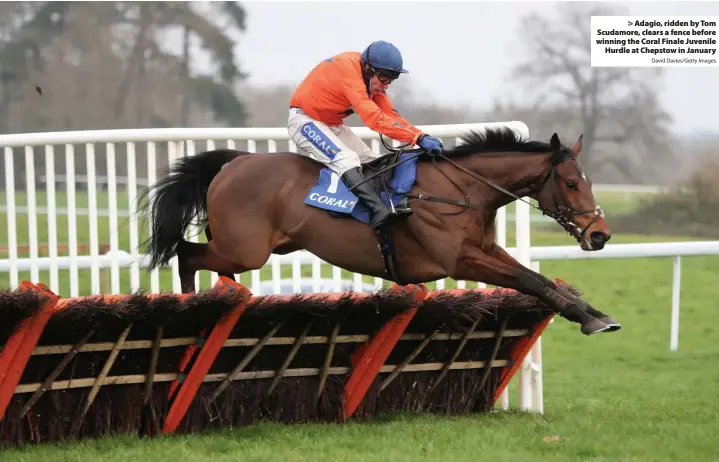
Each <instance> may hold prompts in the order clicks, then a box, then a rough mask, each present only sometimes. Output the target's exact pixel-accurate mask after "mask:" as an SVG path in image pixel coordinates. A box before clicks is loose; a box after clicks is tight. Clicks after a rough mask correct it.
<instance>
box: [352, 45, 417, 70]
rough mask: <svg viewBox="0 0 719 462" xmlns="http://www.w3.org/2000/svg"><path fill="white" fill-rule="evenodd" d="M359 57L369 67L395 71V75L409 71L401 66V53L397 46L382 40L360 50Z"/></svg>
mask: <svg viewBox="0 0 719 462" xmlns="http://www.w3.org/2000/svg"><path fill="white" fill-rule="evenodd" d="M361 58H362V60H363V61H364V62H366V63H367V64H369V65H370V67H372V68H374V69H378V70H379V69H381V70H385V71H390V72H391V73H393V74H394V73H396V74H397V77H399V74H406V73H408V72H409V71H408V70H407V69H404V68H403V67H402V54H401V53H400V52H399V50H398V49H397V47H396V46H394V45H392V44H391V43H389V42H385V41H384V40H378V41H376V42H372V43H370V45H369V46H368V47H367V48H365V50H364V51H363V52H362V56H361Z"/></svg>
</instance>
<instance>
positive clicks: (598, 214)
mask: <svg viewBox="0 0 719 462" xmlns="http://www.w3.org/2000/svg"><path fill="white" fill-rule="evenodd" d="M380 141H381V142H382V145H384V147H385V149H387V150H388V151H389V152H390V153H391V155H394V156H396V157H395V159H399V157H400V155H401V154H402V153H403V152H404V153H415V154H416V155H414V156H409V157H407V158H406V159H404V160H402V161H399V162H394V163H392V164H391V165H389V166H387V167H384V168H382V169H380V170H379V171H377V172H376V173H374V174H372V175H371V176H368V177H366V178H365V180H364V181H369V180H371V179H372V178H374V177H376V176H378V175H381V174H382V173H384V172H386V171H387V170H390V169H392V168H395V167H396V166H398V165H400V164H403V163H404V162H407V161H409V160H412V159H414V158H417V157H419V156H421V155H422V154H425V153H426V154H429V155H430V156H431V157H432V162H433V164H434V166H435V168H436V169H437V170H438V171H439V172H440V173H441V174H442V175H444V177H445V178H447V180H449V181H450V182H451V183H452V184H453V185H454V186H455V187H456V188H457V189H459V190H460V191H461V192H462V194H463V195H464V201H459V200H454V199H445V198H442V197H436V196H428V195H424V194H407V196H408V197H411V198H414V199H418V200H426V201H432V202H441V203H444V204H450V205H456V206H459V207H462V210H460V211H458V212H441V213H440V214H441V215H459V214H461V213H463V212H465V211H466V210H467V209H468V208H474V209H484V207H483V206H481V205H479V204H473V203H472V202H471V200H470V197H469V195H468V194H467V193H466V192H465V191H464V190H463V189H462V187H461V186H460V185H459V184H457V182H456V181H454V180H453V179H452V178H450V177H449V175H447V174H446V173H445V172H444V171H443V170H442V169H441V168H440V167H439V165H438V164H437V157H440V158H441V159H444V160H446V161H447V162H449V163H450V164H452V165H453V166H454V167H456V168H457V169H458V170H460V171H462V172H464V173H466V174H467V175H469V176H470V177H472V178H474V179H475V180H479V181H481V182H483V183H485V184H486V185H488V186H491V187H492V188H494V189H496V190H497V191H500V192H501V193H503V194H506V195H508V196H510V197H512V198H514V199H516V200H518V201H522V202H524V203H526V204H529V206H530V207H532V208H534V209H537V210H539V211H541V212H542V215H546V216H549V217H551V218H553V219H554V220H555V221H556V222H557V223H558V224H559V225H560V226H561V227H562V228H564V230H565V231H566V232H567V233H568V234H570V235H572V236H574V238H575V239H576V240H577V242H581V241H582V240H583V239H584V238H585V235H586V233H587V230H588V229H589V228H590V227H591V226H592V225H593V224H594V223H595V222H596V221H597V220H599V219H600V218H604V211H603V210H602V208H601V207H600V206H599V205H597V207H595V208H594V209H593V210H580V211H576V210H574V209H573V208H572V207H571V206H569V205H568V204H567V202H566V200H565V199H564V198H563V197H562V200H561V201H558V200H557V192H558V189H559V186H558V185H559V181H561V179H562V178H561V175H559V174H558V173H557V172H556V167H557V165H558V164H552V167H551V168H550V170H549V173H548V174H547V175H546V176H545V177H544V178H543V179H542V181H541V182H540V183H539V185H538V186H539V187H537V188H536V189H535V188H533V189H535V190H536V191H537V192H536V194H537V196H539V191H542V190H543V189H544V188H545V187H546V183H547V182H548V181H549V180H550V179H551V180H552V183H553V185H554V186H553V187H552V190H551V200H552V202H553V205H554V208H555V210H554V211H550V210H547V209H546V208H544V207H541V206H539V205H534V204H532V203H531V202H528V201H526V200H524V199H523V198H521V197H519V196H518V195H516V194H515V193H513V192H512V191H509V190H507V189H505V188H503V187H501V186H499V185H498V184H496V183H494V182H492V181H490V180H488V179H487V178H484V177H483V176H481V175H478V174H476V173H474V172H472V171H471V170H468V169H466V168H464V167H462V166H461V165H458V164H457V163H456V162H454V161H453V160H452V159H450V158H448V157H447V156H445V155H444V154H441V153H437V154H430V153H428V152H427V151H425V150H424V149H422V148H419V149H416V150H407V151H405V149H404V148H406V147H407V146H409V143H407V144H404V145H401V146H399V147H396V148H395V147H391V146H389V145H388V144H387V143H386V142H385V140H384V137H383V135H382V134H380ZM364 181H362V182H364ZM538 202H539V200H538ZM560 202H561V203H560ZM588 214H593V218H592V220H591V221H590V222H589V223H588V224H587V226H585V227H584V228H581V227H580V226H579V225H577V224H576V223H574V221H573V220H574V218H575V217H579V216H584V215H588Z"/></svg>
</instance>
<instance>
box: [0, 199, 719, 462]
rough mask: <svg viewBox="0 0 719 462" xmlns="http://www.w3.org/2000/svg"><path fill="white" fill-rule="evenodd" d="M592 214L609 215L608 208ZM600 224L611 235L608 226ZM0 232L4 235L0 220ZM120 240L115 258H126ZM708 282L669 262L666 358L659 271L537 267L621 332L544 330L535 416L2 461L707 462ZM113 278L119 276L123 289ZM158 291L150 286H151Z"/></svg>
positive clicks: (557, 236) (713, 443) (717, 339)
mask: <svg viewBox="0 0 719 462" xmlns="http://www.w3.org/2000/svg"><path fill="white" fill-rule="evenodd" d="M602 205H603V206H604V207H605V210H607V213H608V214H609V210H611V209H610V206H607V204H606V203H603V204H602ZM608 219H609V220H610V225H611V215H610V216H608ZM105 220H106V219H105ZM85 223H86V222H85ZM510 226H511V225H510ZM45 229H46V228H45ZM64 229H66V228H64ZM510 229H511V228H510ZM0 230H2V231H4V230H5V223H4V222H3V221H2V218H0ZM508 234H509V235H510V236H511V235H512V234H513V233H508ZM122 236H123V235H122V234H121V239H120V242H121V248H128V247H127V246H126V245H124V244H123V242H124V239H125V238H124V237H122ZM78 239H79V240H80V237H78ZM669 240H672V241H676V240H687V239H686V238H677V237H674V238H663V237H661V236H654V237H647V236H631V235H615V236H614V237H613V239H612V243H626V242H650V241H654V242H662V241H669ZM20 241H22V239H20ZM512 241H513V240H512V239H511V238H510V239H509V243H508V244H509V245H513V242H512ZM61 242H62V241H61ZM532 244H533V245H576V244H575V243H573V242H572V240H571V238H569V237H567V236H566V235H563V234H561V233H550V232H536V231H535V232H533V234H532ZM0 258H1V257H0ZM718 270H719V257H691V258H684V259H683V260H682V291H681V310H682V313H681V316H682V317H681V330H680V342H679V351H677V352H670V351H669V326H670V317H669V314H670V307H671V282H672V259H671V258H637V259H617V260H585V261H581V260H580V261H556V262H555V261H547V262H542V263H541V271H542V273H544V274H545V275H547V276H549V277H560V278H562V279H564V280H566V281H567V282H569V283H571V284H573V285H576V286H577V287H578V288H579V289H581V290H582V291H583V292H584V294H585V298H586V299H587V300H589V301H590V302H591V303H592V304H593V305H594V306H595V307H596V308H598V309H600V310H602V311H605V312H608V313H610V314H612V315H613V316H614V317H616V318H617V319H618V320H619V321H620V322H621V323H622V325H623V329H622V330H620V331H618V332H615V333H609V334H602V335H598V336H594V337H585V336H583V335H582V334H580V333H579V330H578V326H577V325H576V324H571V323H569V322H567V321H565V320H563V319H558V320H557V321H556V322H555V323H553V324H551V325H550V326H549V327H548V329H547V330H546V331H545V332H546V333H545V335H544V336H543V337H542V341H543V359H544V396H545V403H544V407H545V414H544V415H543V416H540V415H532V414H526V413H519V412H501V413H496V414H494V413H493V414H486V415H481V416H462V417H453V418H446V417H443V416H437V415H432V416H428V415H406V414H405V415H391V416H384V417H379V418H376V419H373V420H371V421H369V422H352V423H349V424H346V425H290V426H284V425H276V424H271V423H266V424H257V425H253V426H250V427H244V428H236V429H229V430H225V431H219V432H217V431H216V432H207V433H203V434H199V435H191V436H170V437H162V438H158V439H155V440H137V439H136V438H135V437H125V438H115V439H109V440H104V441H86V442H81V443H70V444H62V445H52V446H38V447H28V448H20V449H11V450H7V451H4V452H3V453H2V457H3V458H5V459H7V460H13V461H39V460H53V461H64V460H83V461H85V460H98V461H118V462H119V461H126V460H134V461H136V462H144V461H157V460H172V461H175V460H183V461H188V462H191V461H200V460H203V461H204V460H212V461H217V462H219V461H230V460H232V461H235V460H243V461H255V460H257V461H259V460H262V461H264V460H272V461H276V460H287V461H293V460H294V461H305V460H307V461H315V460H317V461H334V460H343V459H344V460H350V461H354V460H362V461H365V460H393V461H395V460H396V461H404V460H407V461H410V460H411V461H416V460H456V461H462V460H492V461H517V460H521V461H580V460H582V461H584V460H591V461H675V460H687V461H693V462H694V461H716V460H718V459H719V443H718V442H717V441H718V439H717V436H716V435H717V434H719V393H717V383H719V369H717V368H716V364H717V362H718V361H719V281H718V280H717V272H718ZM287 271H289V269H288V270H287ZM306 271H308V272H309V269H307V270H306ZM126 274H127V270H123V276H125V278H124V280H125V281H127V280H128V278H127V277H126ZM327 275H328V276H329V274H327ZM21 277H27V276H26V275H21ZM166 278H167V276H166V275H164V274H163V287H167V285H166V284H167V283H168V282H167V281H168V280H169V279H166ZM84 279H87V278H83V284H87V282H86V281H85V280H84ZM143 280H144V279H143ZM207 281H209V279H207ZM6 285H7V280H6V279H0V287H2V286H6ZM123 287H125V286H123ZM83 288H86V286H84V285H83ZM513 385H514V384H513ZM511 392H512V394H511V397H510V405H512V406H516V404H517V400H516V386H512V387H511Z"/></svg>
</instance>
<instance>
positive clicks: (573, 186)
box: [567, 181, 579, 190]
mask: <svg viewBox="0 0 719 462" xmlns="http://www.w3.org/2000/svg"><path fill="white" fill-rule="evenodd" d="M567 188H569V189H574V190H576V189H579V188H578V186H577V183H575V182H573V181H567Z"/></svg>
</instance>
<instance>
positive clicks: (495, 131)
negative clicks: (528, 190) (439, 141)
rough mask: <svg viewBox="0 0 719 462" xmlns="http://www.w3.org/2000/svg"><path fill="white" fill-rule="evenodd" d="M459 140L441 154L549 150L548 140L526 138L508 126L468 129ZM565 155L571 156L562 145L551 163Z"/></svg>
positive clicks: (569, 151) (451, 155) (459, 154)
mask: <svg viewBox="0 0 719 462" xmlns="http://www.w3.org/2000/svg"><path fill="white" fill-rule="evenodd" d="M460 140H461V143H458V144H457V146H455V147H453V148H451V149H446V150H444V153H443V154H444V155H445V156H447V157H449V158H453V157H454V158H456V157H463V156H468V155H482V154H489V153H498V152H500V153H505V152H520V153H544V152H550V151H551V149H550V147H549V143H548V142H545V141H536V140H528V139H526V138H524V137H522V136H521V135H520V134H519V133H517V132H515V131H514V130H512V129H510V128H508V127H492V128H488V129H487V130H485V131H484V133H482V132H479V131H476V130H470V132H469V133H466V134H465V135H462V136H461V137H460ZM567 156H571V150H569V148H568V147H566V146H562V149H560V150H559V151H558V152H556V153H554V154H553V155H552V163H559V162H561V161H563V160H565V159H566V158H567Z"/></svg>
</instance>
